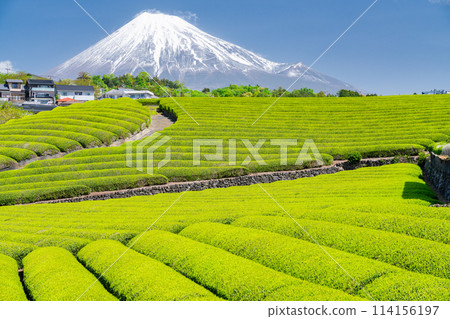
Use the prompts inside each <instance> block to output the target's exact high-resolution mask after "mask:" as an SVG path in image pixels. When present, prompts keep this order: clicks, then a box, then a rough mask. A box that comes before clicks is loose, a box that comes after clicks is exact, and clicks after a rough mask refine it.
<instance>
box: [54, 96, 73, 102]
mask: <svg viewBox="0 0 450 319" xmlns="http://www.w3.org/2000/svg"><path fill="white" fill-rule="evenodd" d="M75 101H76V100H74V99H71V98H69V97H66V98H65V99H61V100H57V101H56V102H75Z"/></svg>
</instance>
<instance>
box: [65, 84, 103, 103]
mask: <svg viewBox="0 0 450 319" xmlns="http://www.w3.org/2000/svg"><path fill="white" fill-rule="evenodd" d="M56 95H59V98H60V99H65V98H68V99H72V100H75V101H77V102H78V101H79V102H87V101H93V100H95V89H94V87H93V86H90V85H56Z"/></svg>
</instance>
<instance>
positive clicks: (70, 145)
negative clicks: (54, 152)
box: [0, 130, 83, 152]
mask: <svg viewBox="0 0 450 319" xmlns="http://www.w3.org/2000/svg"><path fill="white" fill-rule="evenodd" d="M12 131H13V130H11V131H9V132H8V133H12ZM25 131H26V130H25ZM25 131H20V132H16V133H18V134H21V135H8V134H6V135H2V136H1V137H0V141H15V142H35V143H44V144H50V145H54V146H56V147H57V148H58V149H59V150H60V151H61V152H73V151H76V150H80V149H82V148H83V146H81V144H80V143H78V142H77V141H74V140H72V139H68V138H63V137H54V136H35V135H34V133H38V132H33V135H26V134H27V133H26V132H25ZM46 133H48V132H45V133H44V134H46Z"/></svg>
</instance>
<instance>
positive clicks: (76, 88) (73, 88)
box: [56, 85, 95, 92]
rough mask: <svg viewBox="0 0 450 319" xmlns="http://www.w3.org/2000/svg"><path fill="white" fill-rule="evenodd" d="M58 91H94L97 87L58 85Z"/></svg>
mask: <svg viewBox="0 0 450 319" xmlns="http://www.w3.org/2000/svg"><path fill="white" fill-rule="evenodd" d="M56 91H90V92H94V91H95V89H94V87H93V86H90V85H56Z"/></svg>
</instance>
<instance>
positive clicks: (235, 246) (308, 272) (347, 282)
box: [138, 223, 450, 301]
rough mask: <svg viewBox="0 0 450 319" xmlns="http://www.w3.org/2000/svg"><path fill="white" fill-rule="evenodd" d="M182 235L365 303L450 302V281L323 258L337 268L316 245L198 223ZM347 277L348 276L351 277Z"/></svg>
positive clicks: (347, 257) (346, 258) (345, 256)
mask: <svg viewBox="0 0 450 319" xmlns="http://www.w3.org/2000/svg"><path fill="white" fill-rule="evenodd" d="M180 235H182V236H186V237H188V238H190V239H193V240H196V241H200V242H203V243H206V244H210V245H213V246H216V247H218V248H221V249H224V250H226V251H229V252H231V253H233V254H236V255H238V256H241V257H244V258H246V259H250V260H253V261H256V262H258V263H260V264H262V265H264V266H266V267H270V268H272V269H275V270H277V271H281V272H284V273H286V274H289V275H291V276H294V277H297V278H299V279H302V280H307V281H311V282H313V283H316V284H320V285H324V286H328V287H330V288H334V289H339V290H343V291H346V292H348V293H351V294H355V295H359V296H361V297H363V298H367V297H370V296H371V297H372V298H374V299H375V300H397V301H398V300H410V301H413V300H414V301H419V300H424V301H425V300H447V299H448V297H449V296H450V280H447V279H442V278H437V277H433V276H430V275H423V274H418V273H413V272H408V271H405V270H403V269H400V268H397V267H394V266H391V265H387V264H385V263H381V262H378V261H374V260H370V259H367V258H363V257H359V256H356V255H353V254H349V253H345V252H341V251H339V250H337V249H332V248H326V249H325V250H326V251H327V253H328V254H329V255H331V256H333V258H334V259H335V260H338V262H339V265H340V267H338V266H337V264H336V262H335V261H334V260H333V259H331V258H330V257H329V255H328V254H326V253H325V252H324V251H323V250H322V249H321V248H320V247H319V246H318V245H317V244H316V243H309V242H306V241H303V240H298V239H295V238H290V237H286V236H282V235H279V234H275V233H270V232H267V231H262V230H254V229H246V228H240V227H234V226H228V225H222V224H214V223H202V224H195V225H192V226H189V227H187V228H185V229H184V230H183V231H182V232H181V233H180ZM138 245H139V244H138ZM341 267H342V268H343V269H345V272H344V271H343V270H342V268H341ZM348 274H351V277H350V276H349V275H348ZM355 281H356V282H357V283H356V282H355ZM358 283H359V284H358Z"/></svg>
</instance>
